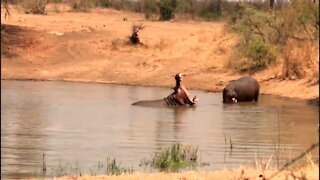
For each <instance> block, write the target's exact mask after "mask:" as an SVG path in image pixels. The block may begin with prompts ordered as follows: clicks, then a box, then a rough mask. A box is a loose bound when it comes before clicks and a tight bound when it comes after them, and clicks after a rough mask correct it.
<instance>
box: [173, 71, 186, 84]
mask: <svg viewBox="0 0 320 180" xmlns="http://www.w3.org/2000/svg"><path fill="white" fill-rule="evenodd" d="M183 76H185V75H184V74H183V73H178V74H176V76H175V77H174V78H175V79H176V81H179V82H181V81H182V77H183Z"/></svg>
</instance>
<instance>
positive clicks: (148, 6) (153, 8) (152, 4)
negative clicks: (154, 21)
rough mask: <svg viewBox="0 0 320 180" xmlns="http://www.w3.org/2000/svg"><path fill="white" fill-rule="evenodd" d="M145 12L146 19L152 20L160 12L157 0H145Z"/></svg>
mask: <svg viewBox="0 0 320 180" xmlns="http://www.w3.org/2000/svg"><path fill="white" fill-rule="evenodd" d="M143 11H144V15H145V18H146V19H151V18H152V17H153V16H154V14H156V13H157V12H158V5H157V2H156V1H155V0H144V1H143Z"/></svg>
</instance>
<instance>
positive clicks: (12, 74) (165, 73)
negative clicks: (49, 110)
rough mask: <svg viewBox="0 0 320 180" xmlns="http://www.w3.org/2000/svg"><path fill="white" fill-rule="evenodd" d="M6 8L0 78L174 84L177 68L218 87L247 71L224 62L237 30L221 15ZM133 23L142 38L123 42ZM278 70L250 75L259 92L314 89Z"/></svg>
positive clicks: (292, 93)
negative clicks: (199, 17)
mask: <svg viewBox="0 0 320 180" xmlns="http://www.w3.org/2000/svg"><path fill="white" fill-rule="evenodd" d="M57 7H58V8H57ZM57 9H59V11H60V12H57ZM10 10H11V16H10V17H9V18H4V13H3V9H2V13H1V18H2V22H1V23H3V24H5V26H3V30H2V31H1V46H2V51H1V78H2V79H34V80H64V81H78V82H99V83H115V84H126V85H143V86H162V87H173V86H174V78H173V77H174V75H175V74H176V73H178V72H183V73H185V74H187V75H188V76H187V77H186V78H185V85H186V87H187V88H189V89H201V90H207V91H212V92H220V91H221V90H222V89H223V87H224V86H225V85H226V84H227V83H228V82H229V81H230V80H233V79H236V78H238V77H240V76H243V75H245V74H241V75H240V74H236V73H232V72H230V71H228V70H226V68H225V64H226V62H227V60H228V58H229V56H230V54H231V53H232V51H233V50H234V48H235V45H236V43H237V37H236V35H235V34H230V33H227V32H226V31H225V29H224V25H225V24H224V22H197V21H191V20H174V21H170V22H157V21H146V20H145V19H144V16H143V15H142V14H135V13H129V12H121V11H116V10H112V9H94V10H91V12H89V13H80V12H71V11H69V10H68V7H66V6H56V7H54V6H50V7H49V8H48V14H47V15H32V14H24V13H23V11H22V10H21V9H20V8H18V7H14V6H11V7H10ZM124 18H126V21H124ZM134 23H135V24H143V25H144V26H145V29H143V30H141V31H140V33H139V34H140V39H141V41H142V43H143V45H139V46H132V45H130V44H128V36H129V35H131V28H132V25H133V24H134ZM280 71H281V67H272V68H270V69H268V70H266V71H264V72H261V73H258V74H254V75H253V77H255V78H256V79H257V80H258V81H259V82H260V84H261V93H264V94H272V95H279V96H284V97H292V98H301V99H312V98H316V97H319V91H318V88H319V84H318V83H314V82H312V81H313V80H312V79H311V80H310V79H302V80H280V79H279V78H275V77H277V75H279V72H280Z"/></svg>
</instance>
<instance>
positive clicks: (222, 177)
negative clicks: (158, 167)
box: [56, 166, 319, 180]
mask: <svg viewBox="0 0 320 180" xmlns="http://www.w3.org/2000/svg"><path fill="white" fill-rule="evenodd" d="M276 172H277V171H276V170H271V169H270V170H264V171H262V170H258V169H253V168H245V167H243V168H239V169H235V170H222V171H212V172H201V171H200V172H195V171H190V172H181V173H139V172H137V173H133V174H130V175H127V174H124V175H120V176H106V175H101V176H89V175H84V176H81V177H80V176H65V177H59V178H56V179H58V180H69V179H78V180H80V179H81V180H91V179H93V180H100V179H108V180H139V179H144V180H149V179H150V180H245V179H247V180H263V179H264V178H270V177H271V176H272V175H274V173H276ZM294 178H296V179H303V178H306V179H308V180H317V179H319V168H318V166H314V167H312V166H307V167H303V168H297V169H291V170H286V171H283V172H281V173H279V174H277V175H275V176H274V177H273V178H272V179H273V180H284V179H287V180H293V179H294Z"/></svg>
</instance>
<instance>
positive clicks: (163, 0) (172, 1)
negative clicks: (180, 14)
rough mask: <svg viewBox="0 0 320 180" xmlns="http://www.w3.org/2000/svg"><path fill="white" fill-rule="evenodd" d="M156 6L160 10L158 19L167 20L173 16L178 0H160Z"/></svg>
mask: <svg viewBox="0 0 320 180" xmlns="http://www.w3.org/2000/svg"><path fill="white" fill-rule="evenodd" d="M158 6H159V12H160V18H159V20H161V21H168V20H170V19H172V18H174V16H175V12H176V9H177V7H178V0H160V1H159V4H158Z"/></svg>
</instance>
